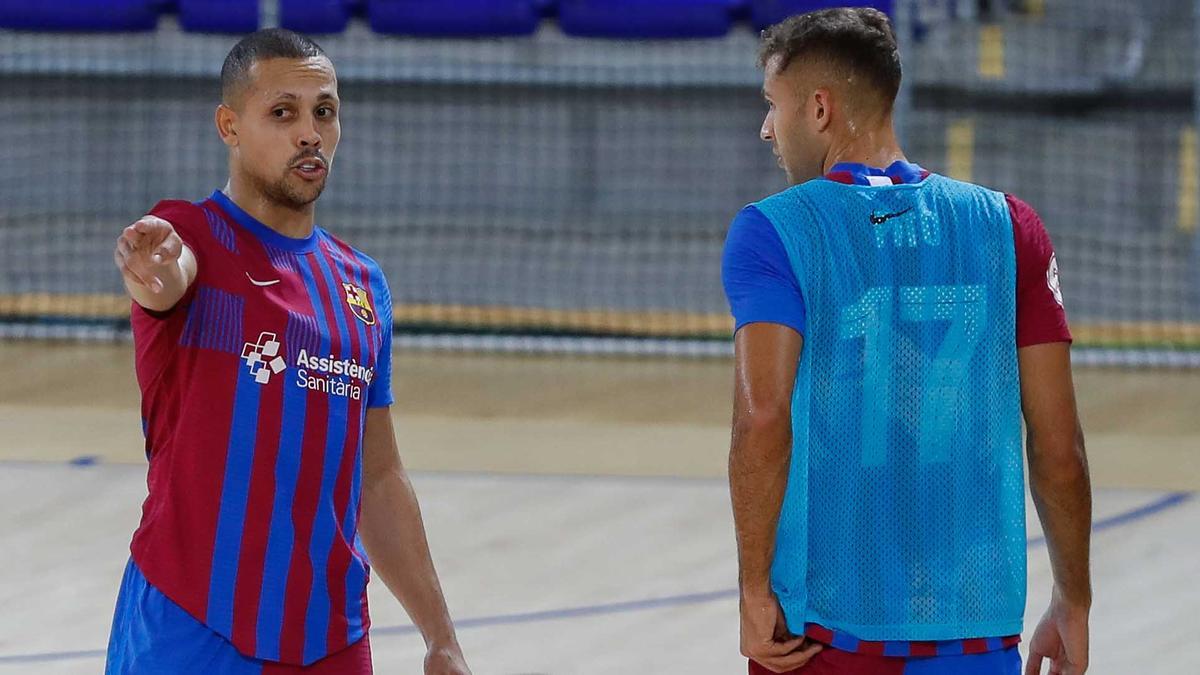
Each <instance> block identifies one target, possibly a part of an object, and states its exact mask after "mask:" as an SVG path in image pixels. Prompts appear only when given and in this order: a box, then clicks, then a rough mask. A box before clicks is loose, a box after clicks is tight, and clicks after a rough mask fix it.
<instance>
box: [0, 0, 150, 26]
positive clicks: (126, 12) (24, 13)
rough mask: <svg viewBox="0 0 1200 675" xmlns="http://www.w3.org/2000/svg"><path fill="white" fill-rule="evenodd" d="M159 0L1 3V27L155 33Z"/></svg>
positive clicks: (1, 0)
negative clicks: (147, 31) (146, 31)
mask: <svg viewBox="0 0 1200 675" xmlns="http://www.w3.org/2000/svg"><path fill="white" fill-rule="evenodd" d="M158 9H159V8H158V3H157V2H156V0H0V28H13V29H17V30H47V31H134V30H154V28H155V26H156V25H157V24H158Z"/></svg>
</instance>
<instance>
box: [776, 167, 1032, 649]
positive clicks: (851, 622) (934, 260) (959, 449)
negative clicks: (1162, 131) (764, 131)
mask: <svg viewBox="0 0 1200 675" xmlns="http://www.w3.org/2000/svg"><path fill="white" fill-rule="evenodd" d="M756 206H757V207H758V208H759V210H761V211H762V213H763V214H764V215H766V217H767V218H768V219H769V220H770V221H771V222H772V224H773V225H774V226H775V228H776V230H777V231H778V232H779V236H780V238H781V239H782V240H783V243H784V246H785V248H786V249H787V252H788V256H789V258H790V260H791V263H792V266H793V268H794V269H795V272H796V278H797V279H798V280H799V282H800V284H801V287H802V290H803V293H804V298H805V303H806V305H807V310H808V329H807V331H806V334H805V342H804V349H803V353H802V356H801V359H800V366H799V370H798V372H797V379H796V387H795V391H794V394H793V398H792V433H793V449H792V464H791V471H790V474H789V480H788V486H787V492H786V495H785V498H784V502H783V508H782V511H781V513H780V520H779V530H778V536H777V539H776V549H775V559H774V563H773V566H772V570H771V577H772V585H773V587H774V590H775V592H776V593H777V594H778V596H779V599H780V603H781V604H782V606H783V608H784V612H785V614H786V616H787V620H788V624H789V626H790V628H791V630H792V631H793V632H794V633H797V634H800V633H801V632H802V631H803V628H804V624H806V623H809V622H811V623H817V624H820V625H822V626H824V627H826V628H829V629H833V630H840V631H844V632H847V633H850V634H851V635H854V636H855V637H857V638H859V639H863V640H953V639H963V638H972V637H981V636H1000V635H1012V634H1017V633H1020V632H1021V624H1022V616H1023V614H1024V609H1025V497H1024V494H1025V493H1024V475H1023V464H1022V456H1021V402H1020V384H1019V380H1018V371H1017V348H1016V318H1015V317H1016V259H1015V252H1014V243H1013V225H1012V219H1011V215H1010V213H1009V209H1008V206H1007V203H1006V201H1005V199H1004V196H1003V195H1002V194H1000V193H997V192H993V191H991V190H987V189H984V188H981V187H979V186H975V185H971V184H967V183H961V182H957V181H953V180H950V179H948V178H945V177H943V176H938V175H931V176H930V177H928V178H927V179H926V180H924V181H922V182H920V183H915V184H906V185H887V186H859V185H845V184H842V183H837V182H834V181H830V180H814V181H810V182H808V183H804V184H803V185H798V186H795V187H793V188H791V189H789V190H786V191H784V192H781V193H779V194H777V195H774V196H772V197H769V198H767V199H765V200H763V201H761V202H758V203H757V204H756Z"/></svg>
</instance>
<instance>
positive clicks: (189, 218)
mask: <svg viewBox="0 0 1200 675" xmlns="http://www.w3.org/2000/svg"><path fill="white" fill-rule="evenodd" d="M149 215H152V216H157V217H159V218H162V219H163V220H165V221H167V222H168V223H171V226H172V227H174V228H175V233H176V234H178V235H179V238H180V239H182V240H183V243H184V244H186V245H187V247H188V248H189V249H191V250H192V255H194V256H196V261H197V263H199V262H200V258H201V256H203V255H204V248H205V246H204V244H205V241H206V240H207V239H208V238H210V237H211V234H210V233H208V232H206V229H207V228H208V219H207V216H206V215H205V213H204V207H201V206H197V205H196V204H193V203H191V202H187V201H183V200H177V199H169V200H164V201H161V202H159V203H158V204H155V205H154V208H153V209H150V214H149Z"/></svg>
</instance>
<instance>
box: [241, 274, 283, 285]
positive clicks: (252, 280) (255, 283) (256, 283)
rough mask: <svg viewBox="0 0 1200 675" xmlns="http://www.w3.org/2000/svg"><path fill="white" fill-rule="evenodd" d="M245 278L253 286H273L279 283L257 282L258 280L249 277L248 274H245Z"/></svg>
mask: <svg viewBox="0 0 1200 675" xmlns="http://www.w3.org/2000/svg"><path fill="white" fill-rule="evenodd" d="M246 278H247V279H249V280H250V283H252V284H254V285H255V286H274V285H275V284H277V283H279V279H271V280H270V281H259V280H258V279H255V278H254V277H252V276H250V273H249V272H246Z"/></svg>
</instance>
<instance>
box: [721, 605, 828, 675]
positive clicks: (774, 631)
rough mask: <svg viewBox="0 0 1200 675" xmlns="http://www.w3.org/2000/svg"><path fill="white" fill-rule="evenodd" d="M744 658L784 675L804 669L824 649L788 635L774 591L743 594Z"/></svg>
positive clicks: (817, 644)
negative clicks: (790, 671) (784, 674)
mask: <svg viewBox="0 0 1200 675" xmlns="http://www.w3.org/2000/svg"><path fill="white" fill-rule="evenodd" d="M741 614H742V655H743V656H745V657H747V658H749V659H752V660H754V661H757V662H758V664H759V665H761V666H763V667H764V668H766V669H768V670H770V671H772V672H776V673H785V672H787V671H789V670H795V669H797V668H800V667H803V666H804V665H805V664H807V663H808V662H809V660H810V659H811V658H812V657H814V656H816V655H817V652H819V651H821V649H822V648H823V647H822V645H821V644H820V643H816V642H809V641H808V640H806V639H805V638H804V637H803V636H796V635H792V634H791V632H790V631H788V627H787V620H786V619H785V618H784V616H783V608H781V607H780V606H779V600H778V599H777V598H776V597H775V594H774V593H772V592H771V591H769V590H767V591H763V592H750V593H747V592H745V591H743V592H742V598H741Z"/></svg>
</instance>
